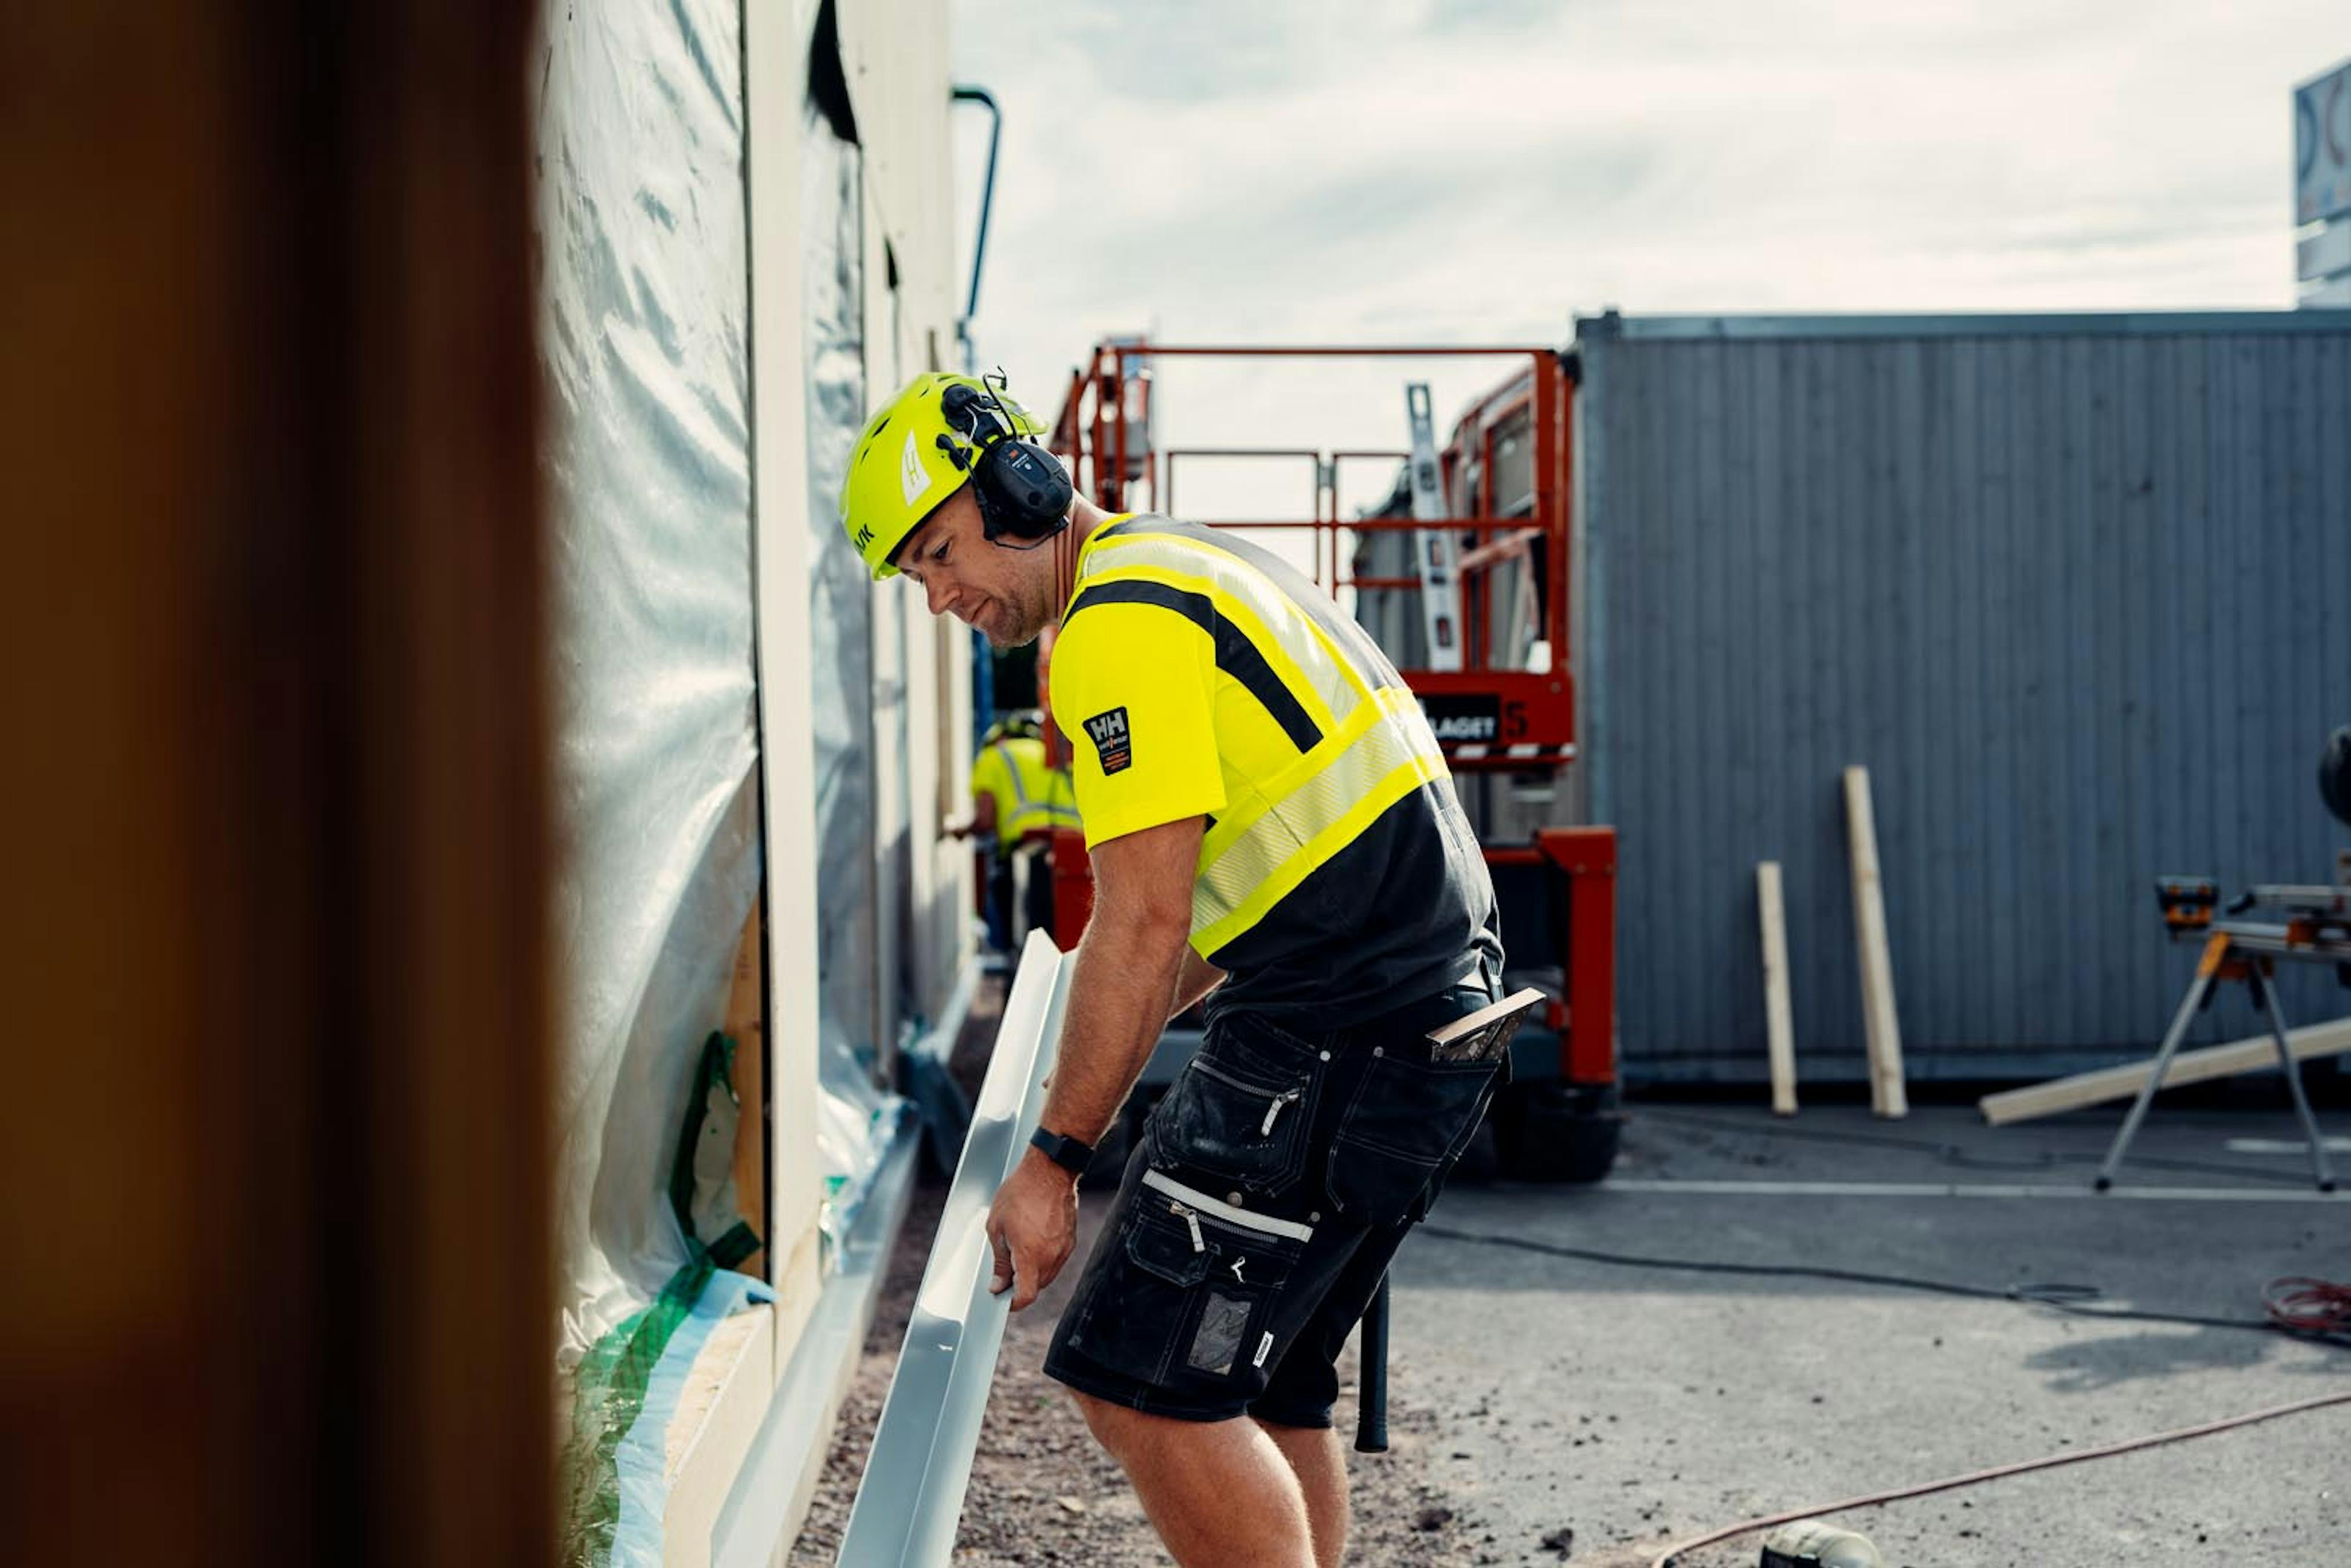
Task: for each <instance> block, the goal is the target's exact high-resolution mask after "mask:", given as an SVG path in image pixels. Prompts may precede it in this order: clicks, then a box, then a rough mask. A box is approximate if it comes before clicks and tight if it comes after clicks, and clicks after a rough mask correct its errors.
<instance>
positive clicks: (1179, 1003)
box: [1167, 944, 1225, 1019]
mask: <svg viewBox="0 0 2351 1568" xmlns="http://www.w3.org/2000/svg"><path fill="white" fill-rule="evenodd" d="M1224 979H1225V972H1224V971H1223V970H1222V969H1219V968H1217V967H1216V966H1215V965H1214V964H1211V963H1209V962H1208V961H1207V959H1206V958H1203V957H1201V956H1200V955H1198V954H1197V953H1195V952H1194V951H1192V948H1191V946H1190V945H1189V944H1186V946H1185V948H1184V970H1183V973H1181V974H1179V975H1177V976H1176V977H1175V1002H1174V1003H1173V1004H1172V1005H1171V1006H1170V1007H1169V1008H1168V1009H1167V1016H1168V1017H1169V1018H1170V1019H1173V1018H1174V1017H1175V1015H1176V1014H1177V1013H1180V1012H1182V1011H1183V1010H1184V1009H1186V1008H1188V1007H1190V1006H1191V1005H1192V1004H1193V1003H1194V1002H1196V1001H1198V1000H1199V999H1200V998H1202V997H1205V996H1207V994H1208V993H1209V992H1210V991H1213V990H1215V989H1216V988H1217V987H1218V986H1220V985H1222V984H1223V983H1224Z"/></svg>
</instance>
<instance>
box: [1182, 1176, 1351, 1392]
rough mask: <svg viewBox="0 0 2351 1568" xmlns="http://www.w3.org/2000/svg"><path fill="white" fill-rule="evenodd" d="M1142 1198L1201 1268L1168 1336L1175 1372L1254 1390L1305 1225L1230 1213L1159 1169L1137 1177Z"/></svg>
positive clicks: (1307, 1230)
mask: <svg viewBox="0 0 2351 1568" xmlns="http://www.w3.org/2000/svg"><path fill="white" fill-rule="evenodd" d="M1142 1200H1143V1201H1144V1202H1145V1203H1146V1204H1164V1205H1165V1207H1166V1208H1167V1211H1168V1213H1169V1214H1171V1215H1172V1216H1174V1217H1175V1219H1176V1220H1177V1221H1178V1222H1179V1223H1180V1224H1182V1225H1183V1226H1184V1227H1185V1232H1186V1239H1188V1240H1189V1242H1190V1244H1191V1246H1192V1248H1193V1249H1194V1256H1195V1258H1196V1259H1197V1260H1200V1261H1201V1262H1202V1263H1204V1264H1205V1265H1206V1267H1205V1270H1204V1271H1203V1273H1202V1275H1201V1278H1200V1281H1199V1282H1198V1283H1197V1284H1196V1286H1194V1287H1193V1290H1192V1301H1191V1302H1190V1304H1189V1306H1188V1308H1187V1310H1186V1312H1185V1314H1184V1318H1183V1320H1182V1323H1181V1327H1180V1331H1179V1333H1178V1334H1177V1336H1176V1347H1175V1348H1176V1351H1177V1354H1178V1358H1179V1359H1178V1360H1177V1362H1176V1364H1175V1367H1174V1368H1173V1371H1174V1374H1175V1376H1176V1377H1177V1378H1179V1379H1187V1380H1189V1381H1192V1382H1195V1383H1198V1382H1201V1381H1202V1380H1206V1381H1207V1382H1209V1383H1214V1384H1219V1385H1224V1384H1230V1383H1232V1382H1234V1381H1235V1380H1238V1382H1239V1383H1240V1385H1242V1386H1243V1388H1244V1389H1245V1390H1246V1389H1251V1388H1253V1389H1257V1390H1262V1388H1263V1386H1264V1381H1265V1375H1266V1372H1267V1369H1268V1366H1269V1364H1270V1360H1271V1357H1272V1354H1273V1350H1274V1333H1273V1329H1272V1327H1271V1324H1272V1320H1273V1309H1274V1305H1275V1302H1276V1301H1277V1300H1278V1299H1279V1298H1280V1294H1281V1291H1282V1288H1283V1286H1285V1285H1286V1284H1288V1283H1289V1281H1290V1270H1291V1268H1292V1266H1293V1265H1295V1264H1296V1262H1297V1260H1298V1256H1299V1253H1300V1251H1301V1249H1303V1248H1304V1246H1305V1244H1306V1242H1307V1241H1308V1240H1309V1239H1311V1238H1312V1236H1313V1234H1314V1232H1313V1230H1312V1228H1310V1227H1308V1226H1305V1225H1301V1224H1298V1223H1296V1222H1295V1221H1290V1220H1280V1219H1270V1218H1265V1217H1263V1216H1260V1215H1253V1214H1249V1213H1247V1212H1246V1211H1243V1210H1239V1209H1235V1208H1233V1207H1230V1206H1228V1205H1227V1204H1224V1203H1222V1202H1220V1201H1218V1200H1217V1198H1215V1197H1211V1196H1209V1195H1208V1194H1207V1193H1203V1192H1200V1191H1197V1190H1196V1189H1195V1188H1192V1187H1188V1186H1185V1185H1184V1184H1183V1183H1181V1182H1179V1181H1177V1180H1175V1178H1174V1177H1172V1176H1168V1175H1167V1174H1166V1173H1165V1172H1164V1171H1153V1172H1151V1173H1150V1174H1149V1175H1147V1176H1144V1191H1143V1194H1142Z"/></svg>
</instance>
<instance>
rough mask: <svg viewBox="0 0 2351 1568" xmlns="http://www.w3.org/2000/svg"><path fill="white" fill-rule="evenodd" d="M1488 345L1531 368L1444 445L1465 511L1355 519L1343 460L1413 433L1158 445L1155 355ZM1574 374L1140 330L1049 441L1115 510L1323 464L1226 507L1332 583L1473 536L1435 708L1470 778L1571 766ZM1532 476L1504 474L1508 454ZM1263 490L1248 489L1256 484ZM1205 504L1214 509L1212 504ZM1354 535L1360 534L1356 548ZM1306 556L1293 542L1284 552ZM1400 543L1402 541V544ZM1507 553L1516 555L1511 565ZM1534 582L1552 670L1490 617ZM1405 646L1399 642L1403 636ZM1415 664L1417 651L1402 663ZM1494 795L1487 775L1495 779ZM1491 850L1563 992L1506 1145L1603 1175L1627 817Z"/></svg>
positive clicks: (1504, 1152) (1079, 917)
mask: <svg viewBox="0 0 2351 1568" xmlns="http://www.w3.org/2000/svg"><path fill="white" fill-rule="evenodd" d="M1472 356H1474V357H1482V358H1488V359H1492V360H1495V361H1503V362H1507V361H1519V362H1520V366H1519V368H1517V369H1516V372H1515V373H1514V374H1512V375H1510V377H1509V378H1508V379H1507V380H1505V381H1504V382H1502V383H1501V384H1500V385H1499V386H1498V387H1497V388H1496V389H1495V390H1494V391H1493V392H1490V393H1489V394H1488V395H1487V396H1486V397H1484V398H1482V399H1481V400H1479V402H1477V403H1476V404H1475V405H1473V406H1472V407H1471V409H1470V410H1469V411H1468V413H1467V414H1465V415H1464V416H1463V417H1462V419H1461V420H1460V421H1459V422H1458V423H1457V424H1456V426H1455V428H1454V432H1453V435H1452V438H1451V441H1450V443H1449V444H1447V446H1446V448H1445V449H1444V450H1443V451H1442V452H1441V453H1440V454H1439V462H1440V465H1441V466H1442V468H1443V470H1444V474H1443V481H1444V483H1443V490H1444V494H1445V497H1446V505H1447V509H1448V510H1451V511H1456V512H1458V513H1460V514H1462V515H1460V516H1458V517H1445V518H1442V519H1436V520H1429V519H1422V518H1416V517H1410V516H1380V517H1342V516H1341V515H1340V501H1339V496H1340V487H1339V477H1340V474H1341V472H1342V470H1343V468H1344V467H1345V466H1346V465H1363V464H1371V463H1377V464H1381V465H1386V466H1387V467H1388V468H1390V469H1391V470H1393V469H1394V468H1395V465H1399V464H1401V463H1405V462H1408V461H1409V460H1410V458H1411V454H1410V453H1409V452H1408V451H1406V450H1405V449H1403V448H1338V449H1332V450H1321V449H1315V448H1306V447H1263V446H1201V447H1189V448H1168V449H1158V450H1155V449H1153V445H1152V443H1151V441H1150V439H1149V432H1150V431H1151V429H1152V419H1151V415H1152V408H1151V398H1152V395H1153V391H1154V385H1155V373H1154V371H1153V370H1152V369H1151V367H1152V366H1154V365H1155V363H1157V362H1159V361H1171V360H1207V359H1236V360H1248V361H1259V363H1260V364H1261V368H1262V369H1263V370H1264V371H1267V372H1269V373H1272V372H1278V371H1279V370H1280V361H1293V362H1294V361H1316V360H1319V361H1332V360H1346V359H1353V360H1394V361H1405V362H1409V361H1415V360H1422V361H1426V360H1429V359H1435V358H1461V357H1472ZM1573 396H1574V383H1573V377H1572V375H1571V374H1570V372H1569V370H1568V367H1567V366H1566V365H1565V364H1563V363H1562V361H1561V358H1560V356H1559V354H1558V353H1557V352H1556V351H1555V350H1551V349H1545V348H1478V349H1462V348H1454V347H1444V348H1437V347H1429V348H1177V347H1169V346H1167V345H1165V344H1159V343H1146V342H1143V341H1113V342H1106V343H1103V344H1102V345H1100V346H1098V347H1097V348H1096V349H1095V350H1094V351H1093V356H1092V362H1091V364H1090V365H1089V366H1087V367H1086V368H1084V369H1082V370H1079V371H1074V372H1073V373H1072V375H1071V381H1070V385H1069V389H1068V393H1067V396H1066V398H1065V400H1064V402H1063V403H1062V405H1061V414H1060V417H1059V418H1058V419H1057V420H1056V421H1055V423H1054V428H1053V434H1052V436H1051V444H1052V446H1053V449H1054V451H1055V452H1056V453H1057V454H1058V455H1060V456H1061V459H1062V460H1063V461H1064V462H1065V463H1067V464H1068V465H1070V468H1071V473H1072V474H1073V475H1074V476H1075V477H1076V481H1077V485H1078V487H1079V489H1080V491H1081V493H1082V494H1084V495H1086V496H1088V497H1091V498H1092V500H1093V502H1094V503H1095V504H1096V505H1097V506H1100V507H1102V508H1103V509H1104V510H1106V511H1111V512H1130V511H1132V512H1164V513H1166V514H1168V515H1171V516H1182V514H1181V513H1180V512H1178V511H1177V509H1176V508H1177V499H1176V492H1175V483H1176V478H1177V475H1178V471H1179V465H1180V464H1184V463H1198V462H1203V461H1212V460H1213V461H1218V462H1227V463H1231V462H1249V463H1255V464H1262V465H1270V466H1274V467H1286V468H1289V469H1290V470H1291V471H1292V472H1304V473H1307V474H1309V475H1311V479H1310V485H1311V494H1312V497H1313V498H1312V503H1311V506H1310V507H1308V508H1307V509H1306V510H1305V511H1304V512H1303V513H1302V514H1301V513H1298V512H1294V511H1293V512H1291V513H1290V514H1289V515H1283V513H1282V512H1281V511H1280V508H1270V509H1269V510H1268V511H1267V513H1266V515H1264V516H1261V517H1258V516H1252V517H1247V518H1244V519H1239V520H1234V519H1228V518H1217V519H1213V521H1214V522H1215V524H1216V526H1218V527H1222V528H1233V529H1235V530H1238V531H1245V532H1249V533H1252V534H1255V533H1289V534H1291V535H1293V536H1294V535H1297V534H1301V533H1302V534H1304V535H1306V536H1307V538H1308V541H1309V547H1310V548H1309V554H1310V556H1311V576H1312V578H1313V580H1314V581H1315V583H1316V584H1317V586H1319V587H1321V588H1322V589H1324V590H1325V591H1328V592H1330V593H1331V594H1332V596H1333V597H1334V598H1336V597H1338V596H1339V595H1340V594H1341V593H1342V591H1345V590H1349V589H1353V590H1354V591H1356V592H1357V593H1358V594H1364V593H1373V594H1376V593H1381V592H1396V591H1410V592H1418V591H1420V590H1421V580H1420V578H1419V577H1418V576H1397V575H1394V574H1393V573H1390V574H1387V575H1376V574H1370V573H1366V572H1364V571H1363V570H1359V568H1358V561H1359V560H1360V559H1361V558H1362V557H1363V556H1364V555H1366V554H1369V553H1372V551H1371V549H1370V547H1369V541H1370V540H1371V539H1373V538H1374V537H1376V536H1378V535H1380V534H1383V533H1388V532H1415V531H1417V530H1423V529H1438V530H1445V531H1447V532H1449V533H1450V534H1451V536H1452V538H1453V539H1454V540H1455V541H1456V542H1457V544H1458V545H1460V546H1462V547H1464V548H1461V549H1459V550H1458V559H1457V561H1456V577H1457V584H1458V603H1457V604H1456V605H1454V606H1452V607H1451V608H1452V611H1453V621H1452V626H1453V627H1456V628H1458V638H1459V646H1460V651H1461V652H1460V659H1459V664H1460V667H1459V668H1458V669H1447V670H1432V669H1416V668H1411V667H1401V670H1400V673H1401V674H1403V675H1404V677H1405V683H1406V684H1407V685H1410V686H1411V688H1412V689H1413V691H1414V692H1415V693H1416V695H1418V696H1419V698H1420V700H1421V704H1422V706H1423V707H1424V709H1426V711H1427V712H1428V714H1429V716H1430V717H1431V720H1432V722H1433V723H1435V725H1436V727H1437V733H1438V738H1439V742H1440V744H1441V745H1443V747H1444V749H1445V753H1446V757H1447V760H1448V761H1449V762H1450V763H1451V764H1452V767H1453V770H1454V772H1455V774H1456V776H1457V779H1462V778H1463V776H1474V775H1479V774H1485V775H1493V776H1497V777H1499V776H1510V777H1512V778H1515V779H1520V780H1525V779H1529V778H1530V777H1534V778H1538V779H1540V778H1541V777H1543V776H1548V777H1549V778H1551V779H1558V778H1559V777H1560V776H1561V775H1562V774H1563V773H1564V771H1565V770H1566V769H1567V768H1569V767H1570V766H1572V764H1573V760H1574V758H1575V681H1574V675H1573V671H1571V670H1570V668H1569V654H1568V650H1569V620H1568V612H1569V604H1568V558H1569V509H1568V508H1569V494H1570V487H1569V476H1570V471H1571V470H1570V452H1569V438H1568V432H1569V430H1570V428H1571V423H1570V418H1569V415H1570V412H1571V407H1572V400H1573ZM1521 463H1523V464H1524V466H1525V470H1526V472H1525V474H1524V480H1523V483H1521V484H1518V485H1514V486H1510V494H1508V495H1498V490H1500V489H1502V488H1503V487H1504V486H1502V484H1501V483H1500V476H1503V475H1504V474H1505V473H1506V471H1507V473H1508V474H1509V475H1510V476H1517V475H1518V472H1519V468H1520V464H1521ZM1254 493H1255V492H1253V494H1254ZM1200 520H1203V521H1209V520H1211V519H1200ZM1350 535H1352V536H1353V538H1354V539H1355V541H1356V544H1357V551H1356V555H1355V557H1354V558H1353V559H1351V558H1350V556H1349V553H1348V551H1347V549H1346V541H1347V539H1348V538H1349V536H1350ZM1285 553H1288V554H1290V556H1291V558H1292V559H1295V551H1294V549H1292V550H1290V551H1287V552H1285ZM1388 553H1394V552H1388ZM1505 563H1512V564H1514V565H1516V567H1517V569H1518V570H1517V571H1516V572H1514V573H1511V574H1508V578H1507V584H1506V583H1505V577H1506V574H1504V573H1502V572H1501V571H1500V570H1499V568H1501V567H1502V566H1503V565H1504V564H1505ZM1528 579H1531V580H1532V584H1533V599H1534V601H1535V605H1536V612H1537V613H1536V623H1537V625H1538V626H1539V628H1540V641H1538V642H1536V643H1533V646H1534V647H1536V648H1538V649H1545V648H1547V649H1548V650H1549V654H1548V657H1547V658H1545V659H1543V660H1542V661H1541V664H1542V667H1540V668H1527V667H1524V665H1523V664H1520V665H1516V666H1504V665H1498V664H1494V663H1493V662H1492V661H1490V660H1489V657H1488V654H1489V651H1490V643H1491V639H1490V638H1489V627H1490V623H1491V622H1493V620H1494V619H1495V618H1496V616H1497V614H1498V613H1499V606H1498V603H1497V597H1498V595H1497V589H1498V588H1499V587H1505V586H1506V587H1507V589H1508V591H1514V592H1517V593H1519V594H1520V595H1524V594H1525V593H1526V591H1527V588H1526V581H1527V580H1528ZM1390 653H1391V655H1392V656H1394V655H1395V653H1396V650H1395V649H1394V648H1391V649H1390ZM1050 662H1051V641H1050V636H1049V637H1048V639H1047V640H1046V642H1045V643H1044V644H1043V645H1042V646H1041V647H1040V658H1039V664H1038V679H1039V685H1040V695H1041V693H1042V691H1043V689H1044V688H1045V686H1046V684H1047V683H1048V682H1050ZM1397 663H1398V664H1399V666H1404V664H1405V662H1404V660H1403V659H1401V658H1399V659H1398V660H1397ZM1047 745H1048V747H1050V749H1051V753H1052V755H1053V757H1054V759H1055V761H1056V762H1057V763H1065V762H1066V759H1067V752H1066V749H1065V748H1064V743H1063V741H1062V738H1061V736H1059V735H1058V734H1057V733H1054V732H1053V730H1052V729H1051V727H1050V722H1049V725H1048V728H1047ZM1481 798H1482V792H1481ZM1479 833H1480V839H1481V842H1482V845H1483V848H1484V851H1485V856H1486V861H1487V863H1488V865H1489V868H1490V869H1491V872H1492V873H1493V877H1494V883H1495V891H1496V894H1497V895H1498V897H1499V901H1500V904H1501V907H1502V917H1503V943H1504V946H1505V948H1506V949H1507V951H1508V953H1509V955H1510V978H1511V980H1512V982H1513V984H1518V983H1530V984H1537V985H1541V987H1542V988H1544V989H1546V990H1548V991H1550V992H1551V994H1552V1001H1551V1003H1550V1005H1549V1007H1548V1008H1547V1009H1545V1016H1544V1019H1543V1025H1542V1027H1541V1028H1535V1027H1530V1028H1529V1029H1527V1030H1522V1031H1521V1033H1520V1038H1519V1040H1518V1043H1517V1046H1516V1048H1515V1050H1514V1051H1513V1053H1512V1059H1513V1071H1514V1074H1515V1077H1516V1080H1517V1081H1516V1082H1514V1083H1513V1084H1512V1086H1511V1087H1510V1090H1509V1091H1507V1092H1505V1093H1504V1094H1503V1095H1501V1096H1499V1097H1498V1101H1497V1104H1496V1109H1495V1114H1494V1118H1493V1120H1494V1124H1495V1131H1496V1134H1497V1139H1496V1144H1497V1153H1498V1154H1499V1159H1500V1161H1501V1163H1502V1165H1503V1166H1504V1167H1505V1168H1506V1169H1508V1170H1509V1171H1510V1173H1511V1174H1514V1175H1518V1176H1526V1177H1531V1178H1537V1179H1553V1180H1568V1181H1596V1180H1598V1179H1599V1178H1600V1177H1601V1176H1604V1175H1605V1174H1606V1173H1607V1170H1608V1167H1609V1166H1610V1164H1611V1163H1612V1162H1613V1161H1614V1157H1615V1153H1616V1144H1617V1134H1618V1129H1619V1126H1620V1124H1621V1116H1620V1113H1619V1111H1618V1094H1617V1072H1616V1034H1615V1010H1616V1009H1615V972H1616V964H1615V930H1616V881H1615V878H1616V835H1615V831H1614V829H1613V828H1606V827H1588V826H1573V827H1570V826H1555V825H1547V826H1536V827H1532V828H1530V829H1523V830H1520V831H1518V832H1517V833H1515V834H1513V835H1512V841H1499V839H1498V837H1497V836H1495V835H1492V834H1490V833H1489V831H1488V828H1487V825H1486V824H1485V823H1484V822H1480V823H1479ZM1051 858H1052V876H1053V883H1054V898H1053V910H1054V915H1053V925H1054V931H1053V935H1054V937H1055V940H1056V941H1057V942H1058V943H1059V944H1060V945H1061V947H1062V948H1063V949H1064V950H1065V951H1066V950H1068V949H1071V948H1072V947H1074V946H1076V945H1077V940H1078V937H1079V936H1080V935H1081V933H1082V932H1083V930H1084V928H1085V923H1086V919H1087V917H1088V915H1090V914H1091V913H1092V905H1093V883H1092V873H1091V871H1090V869H1089V868H1088V864H1087V860H1086V853H1085V841H1084V837H1083V835H1082V834H1081V833H1080V832H1076V831H1068V830H1061V831H1057V832H1056V833H1055V834H1054V836H1053V845H1052V852H1051Z"/></svg>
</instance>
